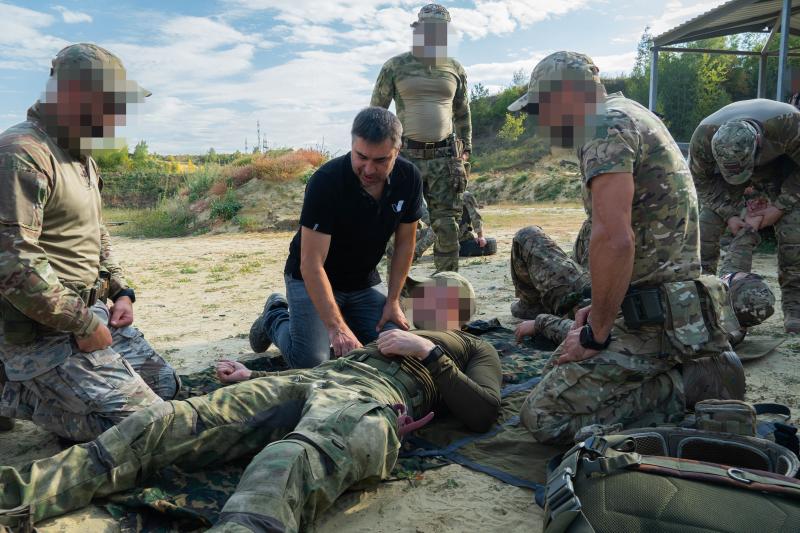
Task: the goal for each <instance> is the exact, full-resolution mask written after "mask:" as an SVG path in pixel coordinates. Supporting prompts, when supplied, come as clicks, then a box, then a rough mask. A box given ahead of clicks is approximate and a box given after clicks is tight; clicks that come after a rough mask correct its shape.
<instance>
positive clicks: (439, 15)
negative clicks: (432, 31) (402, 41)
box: [411, 4, 450, 28]
mask: <svg viewBox="0 0 800 533" xmlns="http://www.w3.org/2000/svg"><path fill="white" fill-rule="evenodd" d="M420 22H450V12H449V11H447V8H445V7H444V6H440V5H439V4H427V5H424V6H422V8H421V9H420V10H419V13H418V14H417V20H416V22H413V23H412V24H411V27H412V28H413V27H414V26H416V25H417V24H419V23H420Z"/></svg>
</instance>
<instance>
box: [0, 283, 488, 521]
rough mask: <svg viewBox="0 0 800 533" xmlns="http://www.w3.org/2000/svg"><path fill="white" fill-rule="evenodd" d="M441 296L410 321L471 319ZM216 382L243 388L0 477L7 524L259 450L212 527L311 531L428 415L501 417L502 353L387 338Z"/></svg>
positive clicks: (151, 416) (224, 371) (167, 409)
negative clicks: (167, 471)
mask: <svg viewBox="0 0 800 533" xmlns="http://www.w3.org/2000/svg"><path fill="white" fill-rule="evenodd" d="M450 274H451V275H450V276H449V278H448V279H450V280H453V279H459V281H460V283H462V284H463V285H462V286H460V287H455V289H457V290H458V291H459V294H462V295H463V294H470V295H471V294H473V293H472V292H471V291H472V288H471V287H469V285H468V283H466V282H465V281H464V280H463V278H454V277H453V274H452V273H450ZM456 276H457V275H456ZM439 288H440V287H439V286H438V285H432V286H429V289H431V290H432V291H434V293H431V292H428V291H426V292H425V294H424V295H423V296H422V297H420V298H416V297H412V300H413V302H412V304H411V305H412V307H413V312H414V315H415V316H417V317H425V316H429V317H434V316H440V317H441V316H443V315H442V314H441V313H442V312H443V311H444V312H445V315H447V313H446V312H447V311H449V310H452V311H456V312H457V313H456V314H457V316H458V320H457V321H456V323H457V324H463V323H464V322H466V321H467V320H468V319H469V312H468V310H470V309H474V301H469V302H459V305H458V308H455V307H454V306H453V298H452V295H451V294H450V292H449V290H450V288H451V287H449V286H447V287H443V289H444V291H445V292H444V293H441V294H439V293H438V292H437V291H438V289H439ZM470 298H472V297H471V296H470ZM464 311H466V312H464ZM440 323H441V322H440ZM445 323H446V322H445ZM217 372H218V375H219V377H220V379H221V380H223V381H225V382H234V381H241V380H248V381H246V382H244V383H239V384H237V385H234V386H231V387H227V388H223V389H220V390H218V391H216V392H214V393H212V394H210V395H208V396H201V397H196V398H191V399H189V400H186V401H172V402H165V403H161V404H159V405H154V406H151V407H150V408H148V409H145V410H144V411H140V412H138V413H136V414H134V415H132V416H130V417H129V418H127V419H126V420H124V421H122V423H120V424H119V425H117V426H116V427H114V428H111V429H110V430H108V431H106V432H105V433H103V434H102V435H100V436H99V437H98V438H97V439H96V440H94V441H92V442H90V443H88V444H85V445H81V446H74V447H72V448H69V449H67V450H64V451H63V452H61V453H60V454H58V455H56V456H54V457H52V458H48V459H42V460H39V461H35V462H34V463H33V464H32V465H31V468H28V469H25V470H23V471H17V470H15V469H13V468H10V467H0V486H2V487H3V491H2V492H0V523H5V524H9V525H17V524H19V523H20V522H21V521H22V522H27V523H34V522H37V521H39V520H42V519H44V518H46V517H49V516H55V515H58V514H62V513H65V512H67V511H69V510H71V509H75V508H77V507H80V506H83V505H86V504H88V503H89V501H90V500H91V499H92V497H94V496H102V495H107V494H110V493H113V492H117V491H121V490H125V489H128V488H131V487H133V486H134V485H135V484H136V483H137V482H138V481H139V480H141V479H143V478H145V477H146V476H147V474H148V473H150V472H153V471H156V470H157V469H159V468H160V467H163V466H164V465H168V464H177V465H179V466H181V467H182V468H186V469H190V470H197V469H202V468H204V467H206V466H208V465H211V466H213V465H219V464H221V463H223V462H226V461H230V460H233V459H235V458H238V457H242V456H247V455H252V454H255V453H257V455H256V456H255V457H254V458H253V459H252V461H251V462H250V465H249V466H248V467H247V469H246V470H245V471H244V474H243V475H242V478H241V481H240V482H239V485H238V486H237V489H236V492H235V493H234V494H233V495H232V496H231V498H230V499H229V500H228V502H227V503H226V504H225V507H224V508H223V510H222V513H221V515H220V519H219V521H218V523H217V524H216V526H215V527H213V528H212V529H211V530H212V531H257V532H262V531H270V532H279V531H281V532H283V531H291V532H294V531H298V530H306V529H308V528H309V527H310V526H311V525H312V522H313V520H314V519H315V518H316V517H317V516H318V515H319V514H320V513H322V512H323V511H324V510H325V509H326V508H327V507H329V506H330V505H331V504H332V503H333V502H334V501H335V500H336V498H337V497H338V496H339V495H340V494H342V493H343V492H344V491H345V490H346V489H347V488H348V487H350V486H352V485H355V484H360V483H364V482H369V481H373V482H374V481H377V480H379V479H382V478H385V477H387V476H388V475H389V473H390V472H391V470H392V467H393V466H394V463H395V460H396V459H397V456H398V453H399V451H400V439H401V438H402V437H403V435H404V434H405V433H407V432H409V431H411V430H413V429H415V428H417V427H420V426H421V425H423V424H425V423H426V422H427V421H429V420H430V419H431V418H432V417H433V412H432V410H433V409H435V410H436V413H437V415H438V413H439V409H440V408H444V407H445V406H446V407H447V409H448V410H449V412H450V413H452V414H453V415H454V416H455V417H456V418H457V419H459V420H461V421H462V422H463V423H464V424H465V425H466V427H467V428H468V429H470V430H472V431H479V432H483V431H487V430H488V429H489V428H490V427H491V426H492V424H493V423H494V422H495V420H496V418H497V416H498V413H499V410H500V381H501V373H500V360H499V357H498V354H497V351H496V350H495V349H494V348H493V347H492V346H491V345H490V344H488V343H487V342H485V341H483V340H481V339H478V338H477V337H473V336H472V335H469V334H467V333H462V332H460V331H448V332H442V331H439V332H433V331H418V332H416V334H415V333H412V332H407V331H400V330H393V331H390V332H384V333H382V334H381V336H380V337H379V338H378V340H377V341H376V342H375V343H372V344H369V345H367V346H365V347H363V348H358V349H356V350H354V351H352V352H351V353H349V354H348V355H346V356H344V357H342V358H340V359H337V360H335V361H326V362H324V363H322V364H321V365H319V366H317V367H316V368H314V369H308V370H292V371H287V372H280V373H265V372H260V373H259V372H254V371H250V370H248V369H247V368H245V367H244V365H242V364H240V363H234V362H231V361H222V362H220V363H219V364H218V366H217ZM413 417H417V418H419V420H417V421H414V419H413Z"/></svg>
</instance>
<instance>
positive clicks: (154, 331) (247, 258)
mask: <svg viewBox="0 0 800 533" xmlns="http://www.w3.org/2000/svg"><path fill="white" fill-rule="evenodd" d="M484 214H485V219H486V221H485V224H486V231H487V234H488V235H491V236H494V237H496V238H497V241H498V254H497V255H495V256H491V257H486V258H475V259H469V260H466V261H463V262H462V266H461V272H462V274H464V275H465V276H466V277H467V278H469V279H470V280H471V281H472V282H473V284H474V285H475V290H476V292H477V293H478V295H479V296H480V298H479V308H478V318H493V317H497V318H499V319H500V320H501V321H502V322H503V323H504V324H508V325H513V324H515V323H516V322H517V321H516V320H515V319H513V318H512V317H511V316H510V313H509V305H510V303H511V302H512V301H513V299H514V290H513V285H512V283H511V279H510V275H509V266H508V258H509V256H510V249H511V239H512V237H513V235H514V232H515V231H516V230H517V229H519V228H520V227H522V226H524V225H527V224H537V225H540V226H542V227H543V228H544V230H545V231H546V232H547V233H548V234H550V235H552V236H553V237H554V238H555V240H556V241H557V242H559V243H560V244H561V245H562V246H564V247H565V248H569V246H570V245H571V242H572V241H573V239H574V238H575V235H576V234H577V231H578V228H579V227H580V224H581V222H582V220H583V218H584V214H583V210H582V209H581V208H579V207H577V206H571V207H519V206H491V207H487V209H486V210H485V212H484ZM291 237H292V234H291V233H269V234H231V235H215V236H201V237H189V238H178V239H148V240H133V239H123V238H117V239H115V242H116V247H115V250H116V255H117V256H118V258H119V260H120V261H121V262H122V264H123V265H124V266H125V268H126V269H127V271H128V272H129V274H130V277H131V278H132V279H133V280H135V287H136V291H137V304H136V313H137V315H136V324H137V326H138V327H139V328H140V329H141V330H142V331H143V332H144V333H145V335H146V336H147V337H148V339H149V340H150V341H151V343H152V344H153V345H154V346H155V347H156V348H157V349H158V350H159V351H160V352H161V353H162V354H164V356H165V357H166V358H167V359H168V360H170V361H171V362H172V364H174V365H175V366H176V367H178V368H179V369H180V370H181V371H182V372H191V371H195V370H199V369H202V368H204V367H206V366H208V365H209V364H210V363H211V362H213V361H214V360H216V359H218V358H220V357H223V356H225V357H233V358H247V357H248V356H249V355H252V354H251V352H250V349H249V346H248V342H247V332H248V331H249V328H250V324H251V323H252V321H253V320H254V319H255V318H256V317H257V316H258V314H259V313H260V312H261V308H262V306H263V303H264V299H265V298H266V296H267V295H268V294H269V293H270V292H272V291H273V290H279V291H282V290H283V274H282V272H283V264H284V261H285V258H286V254H287V251H288V244H289V241H290V239H291ZM429 254H430V252H429ZM756 268H757V270H759V271H760V272H763V273H765V274H767V275H768V279H769V280H770V282H771V283H773V284H775V285H776V284H777V280H776V274H775V272H776V270H775V269H776V261H775V257H774V256H759V257H758V258H757V260H756ZM432 271H433V264H432V258H431V256H430V255H426V256H425V257H424V258H423V260H422V261H421V262H420V263H419V264H418V265H416V266H415V267H414V272H417V273H419V274H424V273H431V272H432ZM778 292H779V291H777V290H776V294H777V293H778ZM776 315H777V316H774V317H773V318H772V319H770V320H769V321H768V322H767V323H766V324H764V325H762V326H761V327H759V330H758V333H760V334H765V335H771V336H780V335H782V317H781V316H780V312H778V313H776ZM798 348H800V342H798V340H797V338H795V339H790V340H789V341H788V342H787V343H784V345H783V347H781V349H780V350H779V351H777V352H776V353H774V354H773V355H771V356H770V357H768V358H765V359H763V360H760V361H756V362H753V363H750V364H749V365H748V366H747V373H748V399H750V400H754V401H759V400H767V399H769V400H777V401H781V402H784V403H787V404H788V405H789V406H790V407H792V408H793V409H794V410H797V408H798V397H799V396H798V391H799V390H800V389H799V388H798V382H800V373H798V372H797V370H796V368H797V365H798V364H800V354H798ZM272 349H273V350H274V348H272ZM57 450H58V446H57V443H56V441H55V439H53V438H52V437H51V436H50V435H49V434H48V433H46V432H44V431H41V430H39V429H37V428H35V427H33V426H32V425H31V424H28V423H20V424H19V426H18V429H16V430H15V431H14V432H12V433H6V434H2V433H0V464H12V465H16V466H21V465H23V464H25V463H26V462H27V461H29V460H31V459H32V458H37V457H44V456H47V455H50V454H52V453H54V452H55V451H57ZM532 498H533V496H532V492H531V491H528V490H525V489H518V488H515V487H511V486H508V485H505V484H503V483H500V482H498V481H497V480H495V479H494V478H491V477H489V476H486V475H483V474H479V473H475V472H472V471H469V470H467V469H465V468H462V467H459V466H455V465H453V466H448V467H446V468H442V469H439V470H434V471H429V472H426V473H425V474H424V475H423V476H422V479H421V480H419V481H416V482H415V483H414V486H412V485H411V484H410V483H409V482H408V481H402V482H393V483H385V484H382V485H380V486H378V487H377V488H376V489H372V490H368V491H361V492H354V493H348V494H346V495H344V496H343V497H341V498H340V499H339V500H338V501H337V502H336V504H335V505H334V507H333V509H331V510H330V511H328V512H327V513H325V514H324V515H323V517H322V518H321V519H320V520H319V521H318V523H317V530H318V531H321V532H324V533H338V532H339V531H342V530H346V531H353V532H356V531H364V532H367V531H370V532H387V533H388V532H414V533H416V532H425V533H428V532H451V531H452V532H460V531H465V530H468V529H472V528H474V527H475V526H476V525H478V524H480V525H481V527H480V529H481V530H489V531H497V530H501V529H502V530H504V531H508V532H516V531H519V532H522V531H525V532H529V531H536V530H537V529H539V528H540V527H541V520H542V513H541V510H540V509H539V508H538V507H536V505H535V504H533V501H532ZM116 530H117V527H116V524H115V523H114V522H113V521H112V520H111V519H110V518H108V516H107V515H106V514H105V512H104V511H102V510H100V509H99V508H97V507H92V508H89V509H85V510H82V511H79V512H76V513H73V514H72V515H69V516H67V517H62V518H60V519H55V520H50V521H47V522H46V523H44V524H42V527H41V528H40V531H43V532H45V531H46V532H53V531H68V532H78V531H92V532H94V531H116Z"/></svg>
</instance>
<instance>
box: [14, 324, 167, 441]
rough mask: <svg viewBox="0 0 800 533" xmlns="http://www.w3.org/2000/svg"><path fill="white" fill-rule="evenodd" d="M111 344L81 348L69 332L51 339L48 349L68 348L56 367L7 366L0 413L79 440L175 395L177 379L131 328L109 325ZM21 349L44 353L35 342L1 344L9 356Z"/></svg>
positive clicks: (87, 437)
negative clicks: (26, 372)
mask: <svg viewBox="0 0 800 533" xmlns="http://www.w3.org/2000/svg"><path fill="white" fill-rule="evenodd" d="M111 335H112V340H113V344H112V345H111V347H110V348H107V349H105V350H97V351H94V352H91V353H86V352H81V351H79V350H78V348H77V346H76V345H75V344H74V342H73V341H72V339H71V337H70V336H68V335H62V336H59V337H58V338H56V339H53V338H49V339H47V340H46V341H45V342H43V343H41V344H43V345H44V346H45V347H46V349H47V350H54V351H65V350H66V351H67V353H69V355H68V356H67V357H66V358H65V359H64V360H63V362H61V363H60V364H58V365H57V366H55V367H53V368H50V369H49V370H47V371H45V372H43V373H39V374H36V375H34V376H30V377H27V376H19V375H15V374H14V372H13V371H12V370H11V369H10V368H7V369H6V370H7V374H8V376H7V382H6V383H5V385H3V387H2V396H0V416H6V417H9V418H19V419H23V420H31V421H32V422H33V423H35V424H36V425H38V426H40V427H42V428H44V429H46V430H48V431H51V432H53V433H55V434H56V435H59V436H60V437H64V438H66V439H69V440H72V441H76V442H82V441H87V440H90V439H93V438H95V437H96V436H97V435H99V434H100V433H102V432H103V431H105V430H106V429H108V428H109V427H111V426H113V425H114V424H117V423H119V422H120V421H121V420H122V419H124V418H125V417H127V416H128V415H130V414H131V413H134V412H136V411H139V410H141V409H144V408H145V407H147V406H149V405H152V404H155V403H159V402H161V401H162V399H165V400H169V399H172V398H174V397H175V395H176V394H177V392H178V389H179V388H180V379H179V378H178V375H177V373H176V372H175V370H174V369H173V368H172V367H171V366H170V365H169V364H168V363H167V362H166V361H165V360H164V359H163V358H162V357H161V356H160V355H159V354H158V353H156V352H155V350H153V348H152V347H151V346H150V344H149V343H148V342H147V340H145V338H144V336H143V335H142V333H141V332H140V331H139V330H138V329H136V328H134V327H130V326H127V327H124V328H111ZM22 349H24V350H25V352H26V353H28V354H30V355H29V357H36V356H39V357H41V356H43V354H42V353H41V351H37V350H36V346H24V347H18V346H11V345H8V344H3V342H2V336H0V351H2V352H3V354H4V355H6V356H7V355H9V354H10V353H13V352H14V351H15V350H22Z"/></svg>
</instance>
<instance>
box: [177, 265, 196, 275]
mask: <svg viewBox="0 0 800 533" xmlns="http://www.w3.org/2000/svg"><path fill="white" fill-rule="evenodd" d="M178 272H180V273H181V274H197V269H196V268H194V267H190V266H185V267H183V268H181V269H180V270H178Z"/></svg>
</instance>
